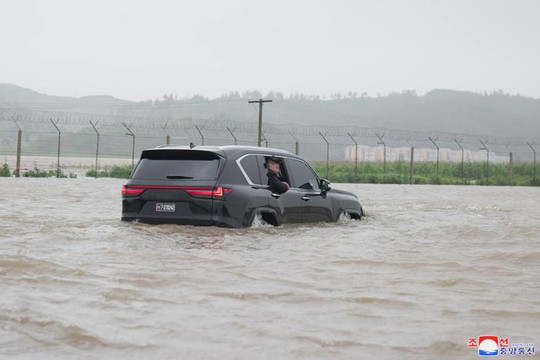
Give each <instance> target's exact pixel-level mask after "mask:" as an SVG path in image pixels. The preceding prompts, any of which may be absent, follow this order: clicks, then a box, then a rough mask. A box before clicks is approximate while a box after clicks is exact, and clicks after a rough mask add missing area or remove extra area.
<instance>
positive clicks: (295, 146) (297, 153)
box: [289, 131, 300, 155]
mask: <svg viewBox="0 0 540 360" xmlns="http://www.w3.org/2000/svg"><path fill="white" fill-rule="evenodd" d="M289 135H291V137H292V138H293V140H294V153H295V154H296V155H300V143H299V142H298V139H297V138H296V137H295V136H294V135H293V134H292V132H290V131H289Z"/></svg>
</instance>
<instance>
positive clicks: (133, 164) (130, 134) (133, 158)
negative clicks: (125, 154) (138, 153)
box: [122, 123, 135, 171]
mask: <svg viewBox="0 0 540 360" xmlns="http://www.w3.org/2000/svg"><path fill="white" fill-rule="evenodd" d="M122 125H124V127H125V128H126V129H127V131H128V132H127V133H126V135H128V136H131V137H132V146H131V171H133V168H134V167H135V134H134V133H133V131H131V129H130V126H132V125H133V124H130V125H129V126H127V125H126V123H122Z"/></svg>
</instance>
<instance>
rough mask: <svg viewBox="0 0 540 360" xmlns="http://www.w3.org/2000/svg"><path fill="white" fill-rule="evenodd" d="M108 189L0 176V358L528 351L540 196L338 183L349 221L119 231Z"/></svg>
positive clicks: (538, 264)
mask: <svg viewBox="0 0 540 360" xmlns="http://www.w3.org/2000/svg"><path fill="white" fill-rule="evenodd" d="M122 183H123V182H122V181H121V180H115V179H84V178H83V179H26V178H22V179H15V178H9V179H0V186H1V189H2V191H1V193H0V358H2V359H4V358H6V359H72V358H77V359H139V358H140V359H149V358H156V359H334V358H335V359H338V358H339V359H359V358H360V359H361V358H366V359H367V358H377V359H397V358H402V359H434V358H443V359H444V358H448V359H455V358H463V359H474V358H477V356H478V355H477V354H478V352H477V350H476V349H474V348H468V347H467V341H468V338H469V337H478V336H479V335H499V336H504V337H508V338H509V340H510V342H511V343H512V342H532V343H534V344H535V345H536V346H539V345H540V281H539V279H538V277H539V273H540V189H538V188H519V187H515V188H512V187H459V186H406V185H405V186H401V185H347V184H334V187H335V188H340V189H345V190H350V191H354V192H355V193H357V194H358V195H359V197H360V199H361V200H362V201H363V205H364V207H365V209H366V210H367V213H368V217H367V218H366V219H364V220H362V221H361V222H356V221H350V222H348V221H342V222H340V223H338V224H318V225H294V226H283V227H279V228H273V227H265V226H260V227H256V228H250V229H240V230H238V229H222V228H212V227H206V228H198V227H182V226H176V225H164V226H155V225H154V226H152V225H145V224H140V223H122V222H120V220H119V217H120V210H121V196H120V188H121V185H122Z"/></svg>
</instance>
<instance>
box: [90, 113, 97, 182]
mask: <svg viewBox="0 0 540 360" xmlns="http://www.w3.org/2000/svg"><path fill="white" fill-rule="evenodd" d="M98 123H99V121H98V122H96V124H95V125H94V123H93V122H92V121H90V125H92V127H93V128H94V131H95V132H96V135H97V143H96V166H95V168H94V179H97V165H98V156H99V132H98V131H97V128H96V125H97V124H98Z"/></svg>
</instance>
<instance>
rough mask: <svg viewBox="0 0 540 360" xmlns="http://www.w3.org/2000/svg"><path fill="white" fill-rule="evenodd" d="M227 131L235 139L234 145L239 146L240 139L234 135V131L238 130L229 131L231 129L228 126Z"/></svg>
mask: <svg viewBox="0 0 540 360" xmlns="http://www.w3.org/2000/svg"><path fill="white" fill-rule="evenodd" d="M227 130H228V131H229V134H231V136H232V137H233V139H234V145H238V139H237V138H236V136H234V133H233V131H234V130H236V128H235V129H234V130H231V129H229V127H228V126H227Z"/></svg>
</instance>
